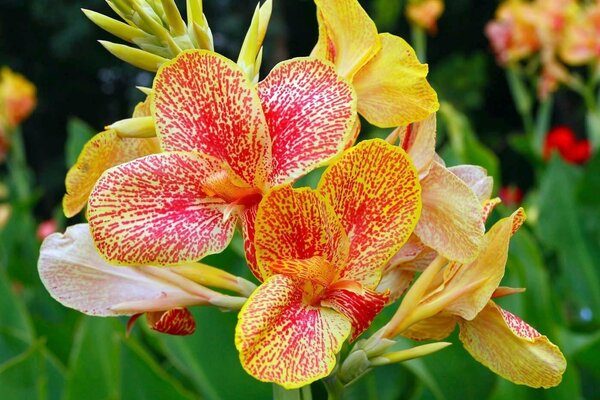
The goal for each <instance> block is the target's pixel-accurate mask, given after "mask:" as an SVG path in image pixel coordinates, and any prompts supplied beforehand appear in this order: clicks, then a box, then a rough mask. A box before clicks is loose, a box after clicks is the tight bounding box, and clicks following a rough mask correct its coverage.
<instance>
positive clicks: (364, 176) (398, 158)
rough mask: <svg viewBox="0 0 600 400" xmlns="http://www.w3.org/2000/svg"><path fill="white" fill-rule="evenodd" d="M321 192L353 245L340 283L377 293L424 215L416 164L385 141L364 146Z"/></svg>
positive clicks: (337, 166)
mask: <svg viewBox="0 0 600 400" xmlns="http://www.w3.org/2000/svg"><path fill="white" fill-rule="evenodd" d="M317 190H318V191H319V192H320V193H322V194H323V196H325V198H326V199H327V202H328V203H329V204H331V205H332V206H333V208H334V210H335V213H336V214H337V215H338V216H339V217H340V221H341V223H342V226H343V227H344V229H345V231H346V232H348V238H349V239H350V258H349V261H348V264H347V265H346V268H345V269H344V270H343V271H342V272H341V277H340V278H341V279H348V280H355V281H358V282H360V283H362V284H363V285H364V286H365V287H366V288H368V289H373V288H374V287H375V286H376V285H377V283H378V282H379V279H380V278H381V271H382V269H383V267H384V266H385V264H386V262H387V261H388V260H389V259H390V258H391V257H392V256H393V255H394V254H396V252H397V251H398V250H400V248H401V247H402V245H403V244H404V242H406V240H408V238H409V236H410V234H411V233H412V231H413V229H414V226H415V224H416V222H417V220H418V218H419V214H420V211H421V210H420V209H421V202H420V195H421V189H420V185H419V180H418V176H417V172H416V171H415V168H414V166H413V165H412V163H411V161H410V158H409V157H408V155H407V154H406V153H405V152H404V150H402V149H401V148H399V147H397V146H392V145H390V144H389V143H386V142H384V141H383V140H368V141H364V142H361V143H359V144H358V145H356V146H355V147H353V148H351V149H349V150H347V151H346V152H344V154H343V155H342V156H341V157H340V158H339V159H337V160H336V161H335V162H334V163H333V164H332V165H331V166H330V167H329V168H328V169H327V170H326V171H325V172H324V173H323V176H322V178H321V181H320V182H319V187H318V189H317Z"/></svg>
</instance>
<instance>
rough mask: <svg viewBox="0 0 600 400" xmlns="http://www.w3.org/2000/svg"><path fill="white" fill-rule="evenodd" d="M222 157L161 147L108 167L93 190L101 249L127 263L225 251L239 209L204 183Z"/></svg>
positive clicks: (93, 219) (218, 170) (93, 222)
mask: <svg viewBox="0 0 600 400" xmlns="http://www.w3.org/2000/svg"><path fill="white" fill-rule="evenodd" d="M222 173H223V166H222V162H221V161H218V160H216V159H214V158H210V157H207V156H202V155H201V154H198V153H161V154H155V155H151V156H147V157H144V158H140V159H137V160H135V161H132V162H129V163H127V164H122V165H120V166H117V167H114V168H112V169H110V170H108V171H107V172H106V173H105V174H104V175H103V176H102V177H101V178H100V180H99V181H98V183H97V184H96V187H95V188H94V191H93V192H92V194H91V196H90V202H89V208H88V219H89V221H90V228H91V231H92V236H93V238H94V242H95V243H96V246H97V248H98V250H99V251H100V252H101V253H102V254H103V255H104V256H105V257H107V259H109V260H111V261H114V262H117V263H122V264H132V263H133V264H148V263H157V264H176V263H179V262H185V261H196V260H198V259H200V258H201V257H204V256H205V255H208V254H213V253H218V252H220V251H222V250H223V249H224V248H225V247H227V245H228V244H229V241H230V240H231V237H232V235H233V231H234V229H235V223H236V221H237V215H232V216H230V217H229V218H227V214H226V213H227V203H225V202H224V201H223V200H221V199H220V198H213V197H210V195H209V193H207V192H206V191H205V189H204V187H205V185H207V183H212V182H209V180H210V179H211V178H213V177H214V176H215V175H220V174H222Z"/></svg>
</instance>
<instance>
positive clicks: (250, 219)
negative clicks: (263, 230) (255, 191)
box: [240, 205, 262, 280]
mask: <svg viewBox="0 0 600 400" xmlns="http://www.w3.org/2000/svg"><path fill="white" fill-rule="evenodd" d="M257 211H258V205H254V206H251V207H246V208H244V210H243V211H242V212H241V213H240V224H241V228H242V237H243V238H244V255H245V256H246V263H247V264H248V268H250V271H252V273H253V274H254V276H255V277H257V278H258V279H259V280H262V279H261V273H260V270H259V268H258V262H257V261H256V246H255V244H254V236H255V234H256V228H255V224H256V213H257Z"/></svg>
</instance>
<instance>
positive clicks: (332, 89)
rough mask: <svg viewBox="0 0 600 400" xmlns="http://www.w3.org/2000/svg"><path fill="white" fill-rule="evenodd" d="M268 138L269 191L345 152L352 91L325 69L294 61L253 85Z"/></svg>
mask: <svg viewBox="0 0 600 400" xmlns="http://www.w3.org/2000/svg"><path fill="white" fill-rule="evenodd" d="M258 92H259V96H260V99H261V102H262V107H263V111H264V114H265V118H266V120H267V125H268V127H269V132H270V135H271V141H272V148H271V154H272V157H273V158H272V159H273V168H272V175H271V176H270V177H269V181H270V183H271V185H273V186H275V185H278V184H281V183H289V182H291V181H293V180H294V179H296V178H298V177H300V176H302V175H304V174H306V173H307V172H309V171H312V170H313V169H315V168H316V167H318V166H321V165H323V164H325V163H326V162H327V161H329V159H330V158H332V157H333V156H335V155H337V154H338V153H339V152H341V151H342V150H343V149H344V145H345V144H346V143H345V142H346V141H347V140H348V139H347V138H348V137H349V135H351V134H352V131H351V130H352V128H353V127H354V121H355V120H356V118H357V116H356V95H355V93H354V89H353V88H352V86H351V85H350V83H349V82H347V81H346V80H345V79H343V78H342V77H340V76H339V75H338V74H337V73H336V72H335V69H334V67H333V65H331V64H329V63H325V62H323V61H321V60H317V59H311V58H296V59H293V60H289V61H284V62H282V63H280V64H278V65H277V66H276V67H275V68H273V70H272V71H271V73H270V74H269V75H268V76H267V77H266V78H265V79H264V80H263V81H262V82H260V83H259V84H258Z"/></svg>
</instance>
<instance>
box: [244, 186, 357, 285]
mask: <svg viewBox="0 0 600 400" xmlns="http://www.w3.org/2000/svg"><path fill="white" fill-rule="evenodd" d="M255 245H256V257H257V259H258V264H259V266H260V268H261V276H262V277H263V279H266V278H267V277H268V276H270V275H272V274H273V271H271V270H270V264H271V263H274V262H278V261H280V260H304V259H308V258H311V257H315V256H318V257H322V258H323V259H324V260H326V261H327V262H329V263H331V264H332V265H335V266H343V265H345V263H346V261H347V259H348V251H349V250H348V237H347V236H346V233H345V232H344V229H343V228H342V225H341V224H340V221H339V220H338V217H337V216H336V214H335V212H334V211H333V208H332V207H331V206H330V205H329V204H327V202H326V201H325V200H324V199H323V197H322V196H321V195H319V194H318V193H317V192H315V191H313V190H311V189H309V188H303V189H292V188H291V187H290V186H283V187H281V188H278V189H274V190H273V191H271V192H270V193H268V194H267V195H266V196H265V197H264V198H263V200H262V202H261V203H260V206H259V208H258V213H257V217H256V236H255Z"/></svg>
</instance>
